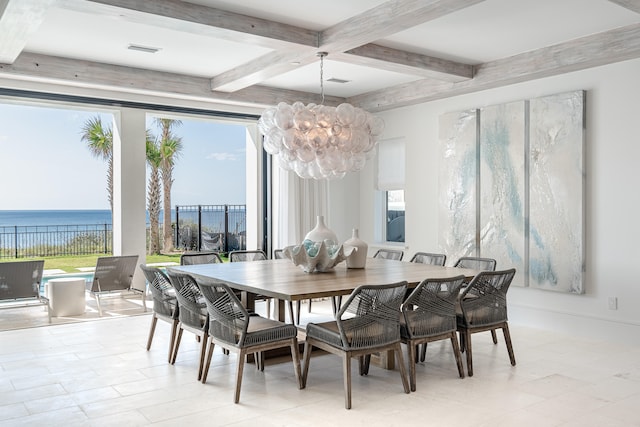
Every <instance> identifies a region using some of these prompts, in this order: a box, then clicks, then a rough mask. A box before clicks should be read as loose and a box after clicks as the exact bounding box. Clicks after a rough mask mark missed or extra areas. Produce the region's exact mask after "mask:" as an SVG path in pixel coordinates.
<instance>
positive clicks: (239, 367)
mask: <svg viewBox="0 0 640 427" xmlns="http://www.w3.org/2000/svg"><path fill="white" fill-rule="evenodd" d="M245 354H246V353H245V351H244V349H243V350H240V354H239V355H238V365H237V367H236V393H235V396H234V398H233V403H238V402H239V401H240V387H242V371H243V370H244V357H245Z"/></svg>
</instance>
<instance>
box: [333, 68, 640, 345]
mask: <svg viewBox="0 0 640 427" xmlns="http://www.w3.org/2000/svg"><path fill="white" fill-rule="evenodd" d="M580 89H583V90H586V91H587V118H586V123H587V142H586V157H587V161H586V174H587V179H586V186H587V188H586V245H587V251H586V274H585V289H586V293H585V294H584V295H567V294H558V293H554V292H550V291H541V290H536V289H528V288H517V287H513V288H512V289H511V290H510V291H509V306H510V321H511V322H512V323H521V324H526V325H531V326H534V327H540V328H549V329H555V330H559V331H560V330H561V331H563V332H570V333H573V334H576V335H581V336H587V337H589V336H591V337H594V338H609V339H614V340H628V339H629V338H630V336H631V337H633V339H634V340H635V341H636V342H637V341H638V338H640V277H638V276H639V274H638V273H639V272H636V271H635V270H633V267H634V266H635V262H638V261H639V260H640V243H639V242H638V240H639V239H640V221H638V220H637V218H638V212H639V211H640V190H638V188H637V183H638V182H640V173H639V172H638V171H639V170H640V166H639V165H638V164H639V163H640V137H639V136H638V134H639V132H638V129H637V128H638V126H639V124H640V115H639V114H638V111H639V108H638V104H639V102H640V60H633V61H626V62H621V63H617V64H613V65H608V66H604V67H599V68H594V69H591V70H586V71H579V72H574V73H570V74H566V75H562V76H557V77H550V78H545V79H540V80H536V81H532V82H527V83H521V84H517V85H512V86H507V87H504V88H499V89H493V90H488V91H484V92H479V93H475V94H470V95H464V96H458V97H454V98H450V99H445V100H440V101H434V102H429V103H425V104H420V105H416V106H411V107H404V108H399V109H396V110H392V111H388V112H384V113H381V114H380V116H381V117H382V118H383V119H384V120H385V124H386V127H385V132H384V138H394V137H402V136H404V137H405V138H406V143H407V146H406V176H407V184H406V190H405V202H406V209H407V214H406V236H407V237H406V247H407V249H406V251H405V252H406V253H405V258H407V259H408V258H409V257H410V256H411V255H412V253H413V252H416V251H437V249H438V206H437V201H438V182H437V181H438V167H439V156H438V153H439V150H438V119H439V116H440V115H441V114H443V113H447V112H451V111H458V110H463V109H468V108H476V107H482V106H486V105H494V104H498V103H503V102H509V101H517V100H522V99H528V98H533V97H539V96H544V95H550V94H554V93H560V92H566V91H571V90H580ZM374 196H375V191H374V190H373V162H369V163H368V164H367V166H366V168H365V170H364V171H363V172H362V173H361V176H360V197H359V211H360V221H359V222H360V229H361V230H360V237H361V238H362V239H363V240H365V241H367V242H369V243H370V244H371V243H372V242H373V243H374V244H375V242H374V241H373V235H374V231H373V230H374V223H373V219H372V217H373V211H374ZM353 209H356V207H355V206H354V207H353ZM332 222H333V226H334V228H337V227H338V226H337V224H336V221H335V220H334V221H332ZM450 261H451V262H453V260H450ZM500 267H504V268H507V266H499V268H500ZM611 296H614V297H617V298H618V309H617V310H615V311H614V310H609V309H608V298H609V297H611ZM629 334H631V335H629Z"/></svg>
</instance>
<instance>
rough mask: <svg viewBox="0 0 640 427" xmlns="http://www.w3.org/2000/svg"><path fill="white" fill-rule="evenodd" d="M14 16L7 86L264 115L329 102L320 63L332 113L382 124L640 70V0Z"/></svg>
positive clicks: (383, 1) (199, 0) (19, 9)
mask: <svg viewBox="0 0 640 427" xmlns="http://www.w3.org/2000/svg"><path fill="white" fill-rule="evenodd" d="M0 14H1V15H0V79H4V80H0V82H1V81H5V82H6V81H11V80H29V81H39V82H55V83H58V84H63V85H68V86H78V87H83V88H107V89H111V90H113V89H116V90H119V91H125V92H132V93H147V94H154V95H158V94H160V95H165V96H173V97H184V98H186V99H199V100H212V101H215V102H222V103H232V104H240V105H254V106H266V105H271V104H275V103H277V102H279V101H287V102H293V101H295V100H300V101H303V102H316V103H318V102H320V101H321V97H320V95H319V94H320V64H319V59H318V56H317V53H318V52H327V54H328V56H327V57H326V58H325V60H324V67H323V70H322V71H323V73H322V75H323V77H324V79H323V86H324V92H325V95H326V96H325V103H327V104H337V103H340V102H343V101H344V100H347V101H348V102H351V103H353V104H354V105H358V106H361V107H363V108H365V109H368V110H370V111H381V110H386V109H390V108H394V107H397V106H403V105H411V104H415V103H419V102H424V101H428V100H433V99H440V98H445V97H449V96H454V95H458V94H464V93H469V92H474V91H478V90H484V89H488V88H492V87H497V86H503V85H508V84H512V83H517V82H521V81H526V80H531V79H536V78H540V77H546V76H551V75H555V74H560V73H565V72H569V71H575V70H580V69H585V68H590V67H595V66H599V65H604V64H608V63H612V62H617V61H623V60H628V59H633V58H638V57H640V0H323V1H306V0H269V1H265V0H236V1H231V0H228V1H224V0H190V1H177V0H153V1H141V0H0ZM131 46H133V49H131ZM136 47H137V48H138V50H135V49H136ZM140 48H142V51H141V50H139V49H140ZM145 49H146V50H149V49H151V50H155V49H157V51H155V53H151V52H148V51H144V50H145ZM0 85H1V83H0Z"/></svg>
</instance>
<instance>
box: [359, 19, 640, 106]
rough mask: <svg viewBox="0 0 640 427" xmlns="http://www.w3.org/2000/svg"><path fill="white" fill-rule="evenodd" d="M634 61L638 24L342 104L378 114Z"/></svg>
mask: <svg viewBox="0 0 640 427" xmlns="http://www.w3.org/2000/svg"><path fill="white" fill-rule="evenodd" d="M635 58H640V24H634V25H629V26H626V27H620V28H616V29H614V30H611V31H606V32H602V33H598V34H594V35H591V36H587V37H582V38H579V39H575V40H572V41H569V42H565V43H560V44H557V45H553V46H549V47H545V48H542V49H538V50H534V51H531V52H527V53H523V54H519V55H515V56H512V57H509V58H504V59H499V60H496V61H492V62H487V63H485V64H481V65H478V66H476V72H475V76H474V78H473V79H472V80H467V81H463V82H458V83H448V82H436V81H434V80H426V79H425V80H418V81H416V82H411V83H407V84H403V85H397V86H394V87H390V88H387V89H384V90H379V91H373V92H369V93H366V94H362V95H358V96H354V97H351V98H349V99H348V102H350V103H352V104H354V105H357V106H359V107H361V108H364V109H366V110H368V111H383V110H389V109H391V108H396V107H400V106H406V105H413V104H418V103H421V102H427V101H434V100H437V99H443V98H448V97H451V96H458V95H464V94H467V93H473V92H478V91H481V90H487V89H493V88H496V87H501V86H506V85H510V84H514V83H520V82H525V81H529V80H535V79H539V78H543V77H549V76H555V75H558V74H564V73H569V72H572V71H578V70H584V69H587V68H592V67H598V66H601V65H606V64H611V63H615V62H620V61H626V60H629V59H635Z"/></svg>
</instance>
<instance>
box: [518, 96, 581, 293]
mask: <svg viewBox="0 0 640 427" xmlns="http://www.w3.org/2000/svg"><path fill="white" fill-rule="evenodd" d="M584 105H585V103H584V92H583V91H576V92H569V93H563V94H559V95H552V96H546V97H542V98H537V99H532V100H531V102H530V111H531V113H530V117H531V131H530V171H529V177H530V178H529V198H530V203H529V206H530V207H529V235H530V240H529V286H532V287H536V288H541V289H549V290H554V291H562V292H573V293H582V292H583V291H584V290H583V285H582V283H583V274H582V272H583V270H584V266H583V260H584V250H583V248H584V241H583V240H584V218H583V212H584V209H583V203H584V197H583V188H584V185H583V183H584Z"/></svg>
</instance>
